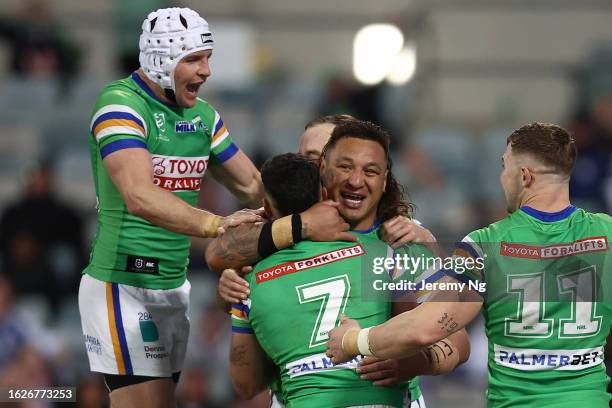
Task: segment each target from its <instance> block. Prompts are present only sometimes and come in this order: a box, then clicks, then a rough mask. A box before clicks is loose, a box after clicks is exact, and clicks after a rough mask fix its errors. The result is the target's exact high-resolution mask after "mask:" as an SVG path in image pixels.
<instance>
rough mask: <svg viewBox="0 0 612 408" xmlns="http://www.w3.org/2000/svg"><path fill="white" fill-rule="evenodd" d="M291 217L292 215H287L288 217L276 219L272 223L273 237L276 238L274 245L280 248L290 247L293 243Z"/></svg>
mask: <svg viewBox="0 0 612 408" xmlns="http://www.w3.org/2000/svg"><path fill="white" fill-rule="evenodd" d="M291 219H292V216H291V215H287V216H286V217H282V218H279V219H277V220H274V222H273V223H272V239H273V240H274V246H275V247H276V248H278V249H284V248H289V247H290V246H292V245H293V231H292V230H293V228H292V221H291Z"/></svg>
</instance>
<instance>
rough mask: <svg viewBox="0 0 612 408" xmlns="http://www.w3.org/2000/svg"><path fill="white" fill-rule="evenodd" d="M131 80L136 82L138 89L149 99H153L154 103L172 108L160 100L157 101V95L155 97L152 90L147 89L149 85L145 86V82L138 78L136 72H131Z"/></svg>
mask: <svg viewBox="0 0 612 408" xmlns="http://www.w3.org/2000/svg"><path fill="white" fill-rule="evenodd" d="M132 79H133V80H134V82H136V83H137V84H138V86H139V87H141V88H142V90H143V91H145V92H146V93H147V95H149V96H150V97H151V98H153V99H155V100H156V101H158V102H159V103H163V104H164V105H167V106H172V105H169V104H167V103H166V102H164V101H162V100H161V99H159V98H158V97H157V95H155V92H153V90H152V89H151V88H149V85H147V84H146V83H145V81H143V80H142V79H141V78H140V76H138V74H137V73H136V72H132Z"/></svg>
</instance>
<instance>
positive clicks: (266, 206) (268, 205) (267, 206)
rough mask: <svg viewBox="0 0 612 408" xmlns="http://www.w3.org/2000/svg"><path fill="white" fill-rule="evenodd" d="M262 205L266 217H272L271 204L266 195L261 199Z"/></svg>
mask: <svg viewBox="0 0 612 408" xmlns="http://www.w3.org/2000/svg"><path fill="white" fill-rule="evenodd" d="M263 206H264V211H265V212H266V215H267V216H268V218H272V217H273V215H272V204H271V203H270V200H268V197H264V199H263Z"/></svg>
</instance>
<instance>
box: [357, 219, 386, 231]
mask: <svg viewBox="0 0 612 408" xmlns="http://www.w3.org/2000/svg"><path fill="white" fill-rule="evenodd" d="M379 226H380V220H379V219H378V218H377V219H375V220H374V224H372V226H371V227H370V228H368V229H364V230H353V232H356V233H357V234H369V233H370V232H372V231H374V230H375V229H376V228H378V227H379Z"/></svg>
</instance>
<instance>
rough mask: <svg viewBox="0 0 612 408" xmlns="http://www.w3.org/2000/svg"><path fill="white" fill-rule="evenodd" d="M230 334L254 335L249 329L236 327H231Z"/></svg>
mask: <svg viewBox="0 0 612 408" xmlns="http://www.w3.org/2000/svg"><path fill="white" fill-rule="evenodd" d="M232 332H234V333H246V334H254V333H255V332H254V331H253V329H249V328H248V327H238V326H232Z"/></svg>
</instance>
